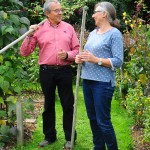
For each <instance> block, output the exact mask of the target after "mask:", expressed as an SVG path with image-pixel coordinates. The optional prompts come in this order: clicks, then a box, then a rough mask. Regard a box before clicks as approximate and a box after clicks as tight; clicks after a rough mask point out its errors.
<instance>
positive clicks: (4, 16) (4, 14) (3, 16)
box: [0, 11, 8, 20]
mask: <svg viewBox="0 0 150 150" xmlns="http://www.w3.org/2000/svg"><path fill="white" fill-rule="evenodd" d="M0 16H1V17H2V18H3V19H4V20H6V19H7V18H8V16H7V13H5V12H4V11H0Z"/></svg>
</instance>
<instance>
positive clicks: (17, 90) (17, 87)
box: [14, 86, 21, 94]
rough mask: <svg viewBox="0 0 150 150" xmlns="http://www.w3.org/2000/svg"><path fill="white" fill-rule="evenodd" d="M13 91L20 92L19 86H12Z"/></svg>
mask: <svg viewBox="0 0 150 150" xmlns="http://www.w3.org/2000/svg"><path fill="white" fill-rule="evenodd" d="M14 91H15V92H17V93H18V94H20V93H21V88H20V87H19V86H16V87H14Z"/></svg>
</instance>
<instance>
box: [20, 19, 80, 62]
mask: <svg viewBox="0 0 150 150" xmlns="http://www.w3.org/2000/svg"><path fill="white" fill-rule="evenodd" d="M37 44H38V46H39V48H40V51H39V65H42V64H47V65H69V64H71V63H72V62H73V61H74V60H75V56H76V55H77V54H78V52H79V40H78V38H77V35H76V33H75V31H74V28H73V27H72V26H71V25H70V24H68V23H66V22H64V21H61V22H60V23H59V24H58V26H56V27H53V26H51V24H50V22H49V21H48V20H47V21H46V22H45V23H44V24H42V25H40V27H39V29H38V30H37V31H36V32H35V33H34V35H33V36H32V37H26V38H25V39H24V41H23V43H22V45H21V47H20V53H21V55H22V56H28V55H30V54H31V53H32V52H33V51H34V50H35V48H36V45H37ZM61 49H63V50H65V51H66V52H67V53H68V58H67V59H66V60H60V59H59V58H58V52H59V51H60V50H61Z"/></svg>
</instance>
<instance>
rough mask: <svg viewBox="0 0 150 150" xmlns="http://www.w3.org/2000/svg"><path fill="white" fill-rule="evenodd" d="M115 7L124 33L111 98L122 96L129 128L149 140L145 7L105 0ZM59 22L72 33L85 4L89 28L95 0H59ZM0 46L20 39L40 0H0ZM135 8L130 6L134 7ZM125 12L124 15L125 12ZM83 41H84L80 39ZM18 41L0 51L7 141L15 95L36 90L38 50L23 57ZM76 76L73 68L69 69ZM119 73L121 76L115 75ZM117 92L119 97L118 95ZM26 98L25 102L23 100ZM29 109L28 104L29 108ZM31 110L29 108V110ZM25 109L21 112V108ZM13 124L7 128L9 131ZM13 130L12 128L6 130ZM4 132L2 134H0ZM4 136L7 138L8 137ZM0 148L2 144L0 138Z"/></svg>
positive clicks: (1, 120) (39, 11)
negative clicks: (130, 121)
mask: <svg viewBox="0 0 150 150" xmlns="http://www.w3.org/2000/svg"><path fill="white" fill-rule="evenodd" d="M109 1H110V2H112V3H113V4H114V5H115V7H116V10H117V15H118V16H117V18H118V19H119V20H120V21H121V25H122V28H121V31H122V33H123V34H124V47H125V52H124V56H125V63H124V66H123V68H122V70H121V73H120V71H119V70H118V71H117V74H118V77H117V80H118V81H119V82H118V83H119V84H118V85H117V87H116V89H117V90H116V93H117V94H115V96H117V99H122V102H120V103H121V104H122V106H124V107H125V108H126V110H127V112H129V114H130V115H131V116H132V117H133V119H134V121H135V126H136V127H138V128H141V127H142V128H144V131H145V140H146V141H148V142H150V126H149V124H150V118H149V116H150V98H149V95H150V92H149V89H150V67H149V66H150V27H149V26H150V25H149V24H150V20H149V18H150V12H149V10H150V6H149V5H148V4H149V2H148V1H145V0H138V1H134V0H121V1H118V0H109ZM61 2H62V7H63V9H64V11H63V13H64V16H63V18H64V20H65V21H67V22H69V23H71V24H73V25H74V26H75V27H76V30H77V32H78V33H80V25H81V18H82V7H83V6H85V5H87V6H88V7H89V9H88V14H87V21H86V30H87V35H88V32H89V31H91V30H93V29H94V27H95V25H94V21H93V20H92V19H91V16H92V13H93V9H94V5H95V3H96V2H98V1H97V0H70V1H68V0H61ZM0 3H1V5H0V49H2V48H3V47H5V46H6V45H8V44H9V43H11V42H12V41H13V40H15V39H17V38H18V37H20V36H21V35H22V34H23V33H25V32H26V31H27V30H28V27H29V25H30V24H34V23H36V24H37V23H39V22H40V21H41V20H43V19H44V18H45V16H44V15H43V8H42V7H43V3H44V0H32V2H31V1H30V0H26V1H24V0H0ZM134 6H136V9H134ZM126 12H128V13H126ZM85 40H86V39H85ZM19 47H20V42H19V43H18V44H16V45H14V46H13V47H12V48H10V49H9V50H8V51H7V52H4V53H3V54H0V141H4V142H5V141H7V140H8V138H5V137H8V136H10V135H12V136H13V135H14V133H15V132H14V131H15V128H14V127H15V123H14V122H15V120H16V118H15V116H16V114H15V105H16V102H17V100H19V99H17V98H16V97H18V96H20V95H22V93H23V92H28V93H30V92H33V91H34V92H39V91H40V87H39V82H38V80H39V79H38V68H39V67H38V63H37V61H38V49H37V50H36V51H35V52H34V53H33V54H32V55H31V56H30V57H28V58H23V57H21V56H20V54H19ZM74 74H75V75H76V71H75V72H74ZM120 76H121V77H120ZM120 92H121V95H122V97H119V94H120ZM21 99H22V100H24V101H25V103H24V105H26V106H27V104H29V103H30V104H31V105H32V99H30V98H29V99H28V100H27V99H24V97H22V98H21ZM26 101H27V103H26ZM29 108H30V107H29ZM31 110H32V109H31ZM25 112H26V110H25ZM12 128H13V129H12ZM11 130H13V132H11ZM5 131H6V132H5ZM9 140H10V139H9ZM0 145H1V146H3V145H4V143H2V142H0Z"/></svg>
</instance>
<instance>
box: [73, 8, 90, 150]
mask: <svg viewBox="0 0 150 150" xmlns="http://www.w3.org/2000/svg"><path fill="white" fill-rule="evenodd" d="M87 9H88V7H87V6H85V7H83V14H82V25H81V33H80V50H79V54H80V53H81V52H82V49H83V41H84V32H85V20H86V13H87ZM80 72H81V64H78V67H77V77H76V91H75V97H74V114H73V122H72V134H71V150H73V148H74V140H75V126H76V112H77V101H78V89H79V82H80Z"/></svg>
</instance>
